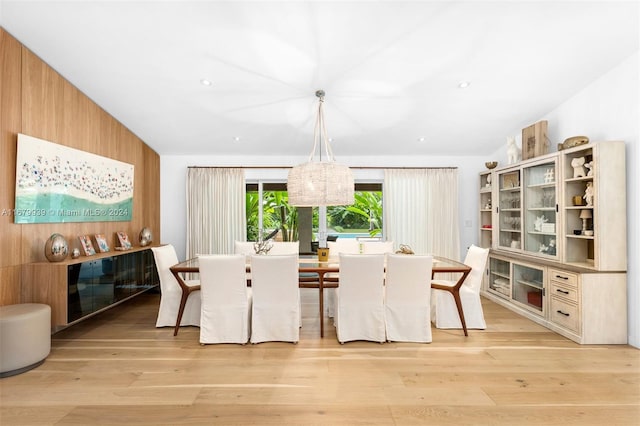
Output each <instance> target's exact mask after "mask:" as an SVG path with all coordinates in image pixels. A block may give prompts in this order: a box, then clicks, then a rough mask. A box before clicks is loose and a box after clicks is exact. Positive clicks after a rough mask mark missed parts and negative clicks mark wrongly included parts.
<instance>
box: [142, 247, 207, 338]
mask: <svg viewBox="0 0 640 426" xmlns="http://www.w3.org/2000/svg"><path fill="white" fill-rule="evenodd" d="M151 250H152V251H153V257H154V259H155V262H156V269H157V270H158V277H159V278H160V293H161V296H160V308H159V309H158V319H157V321H156V327H175V326H176V321H177V320H178V311H179V309H180V299H181V298H182V288H181V287H180V284H178V281H177V280H176V277H175V276H174V275H173V273H172V272H171V271H170V270H169V268H170V267H172V266H173V265H175V264H177V263H178V262H179V261H178V255H177V254H176V250H175V248H174V247H173V246H172V245H171V244H167V245H164V246H160V247H152V248H151ZM185 284H187V285H188V286H190V287H198V290H193V291H191V293H189V297H188V299H187V303H186V304H185V307H184V311H183V313H182V319H181V320H180V325H181V326H183V325H195V326H198V327H199V326H200V291H199V288H200V281H199V280H185Z"/></svg>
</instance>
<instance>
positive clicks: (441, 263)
mask: <svg viewBox="0 0 640 426" xmlns="http://www.w3.org/2000/svg"><path fill="white" fill-rule="evenodd" d="M407 256H410V255H407ZM169 269H170V271H171V273H172V274H173V276H175V278H176V280H177V281H178V284H179V285H180V288H181V289H182V297H181V299H180V307H179V309H178V317H177V318H176V325H175V329H174V331H173V335H174V336H176V335H177V334H178V330H179V329H180V321H181V320H182V314H183V312H184V308H185V306H186V304H187V299H188V298H189V294H190V293H192V292H194V291H198V290H200V286H199V285H195V286H188V285H187V284H186V282H185V280H184V278H183V274H194V273H198V272H200V266H199V262H198V258H197V257H194V258H192V259H187V260H185V261H183V262H180V263H177V264H176V265H173V266H171V267H170V268H169ZM250 272H251V265H250V263H249V262H248V263H247V273H250ZM298 272H299V275H300V280H299V287H300V288H316V289H318V302H319V312H320V337H324V289H325V288H337V287H338V286H339V284H340V280H339V273H340V263H339V260H338V258H332V257H330V258H329V259H328V260H326V261H320V260H319V259H318V257H317V256H315V255H300V256H299V257H298ZM469 272H471V267H469V266H467V265H465V264H464V263H461V262H458V261H455V260H452V259H448V258H446V257H441V256H433V268H432V273H431V278H432V279H433V277H434V276H435V275H436V274H443V273H448V274H458V273H459V274H460V275H459V276H458V278H457V280H455V283H454V284H453V285H442V284H436V283H432V284H431V288H435V289H439V290H445V291H448V292H449V293H451V295H452V296H453V298H454V300H455V302H456V307H457V309H458V315H459V317H460V322H461V324H462V329H463V331H464V335H465V336H468V335H469V334H468V332H467V325H466V323H465V320H464V312H463V310H462V301H461V300H460V287H461V286H462V284H463V283H464V280H465V279H466V278H467V276H468V275H469Z"/></svg>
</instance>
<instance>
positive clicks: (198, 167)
mask: <svg viewBox="0 0 640 426" xmlns="http://www.w3.org/2000/svg"><path fill="white" fill-rule="evenodd" d="M292 167H293V166H188V167H187V168H188V169H290V168H292ZM349 168H350V169H360V170H367V169H372V170H384V169H400V170H404V169H406V170H411V169H414V170H418V169H420V170H422V169H457V168H458V167H452V166H447V167H373V166H360V167H357V166H356V167H349Z"/></svg>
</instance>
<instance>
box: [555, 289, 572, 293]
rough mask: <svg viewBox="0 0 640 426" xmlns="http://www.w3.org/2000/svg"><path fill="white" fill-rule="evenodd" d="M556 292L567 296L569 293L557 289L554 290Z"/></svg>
mask: <svg viewBox="0 0 640 426" xmlns="http://www.w3.org/2000/svg"><path fill="white" fill-rule="evenodd" d="M556 291H557V292H558V293H562V294H569V292H568V291H565V290H560V289H559V288H556Z"/></svg>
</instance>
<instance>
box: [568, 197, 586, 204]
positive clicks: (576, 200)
mask: <svg viewBox="0 0 640 426" xmlns="http://www.w3.org/2000/svg"><path fill="white" fill-rule="evenodd" d="M571 200H572V201H573V205H574V206H584V198H582V195H574V196H573V197H571Z"/></svg>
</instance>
